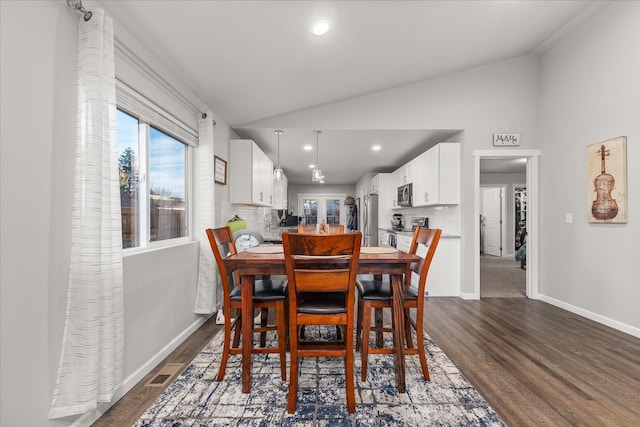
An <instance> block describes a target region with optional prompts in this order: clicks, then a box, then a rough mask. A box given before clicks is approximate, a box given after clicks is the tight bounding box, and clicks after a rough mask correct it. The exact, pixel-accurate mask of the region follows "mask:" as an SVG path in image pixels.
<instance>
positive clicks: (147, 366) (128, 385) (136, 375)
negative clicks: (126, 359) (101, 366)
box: [71, 315, 211, 427]
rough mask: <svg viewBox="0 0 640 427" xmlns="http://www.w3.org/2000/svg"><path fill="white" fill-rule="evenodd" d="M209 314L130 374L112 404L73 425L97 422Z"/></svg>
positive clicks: (76, 421)
mask: <svg viewBox="0 0 640 427" xmlns="http://www.w3.org/2000/svg"><path fill="white" fill-rule="evenodd" d="M209 317H211V315H209V316H206V317H205V316H201V317H199V318H198V319H196V320H195V322H193V323H192V324H191V325H189V326H188V327H187V328H186V329H185V330H184V331H182V332H181V333H180V334H179V335H178V336H176V337H175V338H174V339H172V340H171V341H170V342H169V343H168V344H167V345H165V346H164V347H163V348H162V349H160V351H158V352H157V353H156V354H154V355H153V356H152V357H151V359H149V360H147V362H145V363H144V364H143V365H142V366H140V367H139V368H138V369H136V371H135V372H133V373H132V374H131V375H129V376H128V377H127V378H125V380H124V381H123V384H122V387H121V388H120V390H118V391H117V392H115V393H114V395H113V399H112V400H111V403H110V404H100V405H99V407H98V409H94V410H92V411H89V412H87V413H85V414H82V415H81V416H80V417H79V418H78V419H77V420H75V421H74V422H73V423H72V424H71V427H89V426H91V424H93V423H94V422H96V421H97V420H98V418H100V417H101V416H102V414H104V413H105V412H107V410H108V409H109V408H110V407H112V406H113V405H115V403H116V402H117V401H118V400H120V398H122V396H124V395H125V394H126V393H127V392H128V391H129V390H131V389H132V388H133V387H134V386H135V385H136V384H138V383H139V382H140V381H142V379H143V378H144V377H145V376H146V375H147V374H148V373H149V372H151V370H152V369H153V368H155V367H156V366H157V365H158V364H159V363H160V362H162V361H163V360H164V358H165V357H167V356H168V355H169V354H170V353H171V352H172V351H173V350H175V349H176V348H178V346H179V345H180V344H182V342H183V341H184V340H186V339H187V338H189V336H190V335H191V334H192V333H194V332H195V331H196V330H197V329H198V328H199V327H200V326H202V325H203V324H204V322H206V321H207V320H208V319H209Z"/></svg>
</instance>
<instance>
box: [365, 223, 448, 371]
mask: <svg viewBox="0 0 640 427" xmlns="http://www.w3.org/2000/svg"><path fill="white" fill-rule="evenodd" d="M441 234H442V230H440V229H429V228H424V227H418V228H416V230H415V231H414V233H413V240H412V242H411V247H410V249H409V253H411V254H414V255H416V254H417V255H418V256H420V253H419V251H418V249H421V248H422V249H425V248H426V254H425V255H424V257H422V256H421V257H420V261H419V262H416V263H413V264H411V271H412V272H413V273H416V274H417V275H419V280H418V286H417V289H414V288H413V287H411V286H410V285H411V278H410V276H409V275H408V276H407V277H406V280H405V287H404V312H405V341H406V345H407V347H406V348H405V354H418V355H419V356H420V365H421V367H422V375H423V376H424V379H425V380H427V381H429V380H430V377H429V368H428V366H427V356H426V349H425V343H424V331H423V321H424V297H425V287H426V283H427V274H428V273H429V267H430V266H431V261H432V260H433V256H434V254H435V253H436V248H437V247H438V242H439V241H440V236H441ZM387 277H388V276H385V279H386V278H387ZM391 298H392V295H391V283H390V282H389V281H388V280H377V278H374V279H373V280H365V279H363V278H359V280H358V325H357V330H356V350H360V355H361V357H362V381H366V380H367V359H368V357H369V353H372V354H393V353H395V348H391V347H383V346H382V340H381V339H380V340H377V346H376V347H372V346H371V344H370V342H369V338H370V334H371V332H376V333H378V334H381V333H385V332H393V329H392V328H388V327H384V326H382V323H381V322H380V323H379V324H378V322H376V325H374V326H371V310H372V309H375V310H376V311H378V310H379V309H384V308H389V309H390V308H391V305H392V299H391ZM411 309H414V310H415V312H416V316H415V321H414V320H413V319H412V318H411V315H410V314H411ZM411 327H413V328H414V329H415V331H416V339H417V341H418V342H417V346H416V347H414V346H413V339H412V338H411Z"/></svg>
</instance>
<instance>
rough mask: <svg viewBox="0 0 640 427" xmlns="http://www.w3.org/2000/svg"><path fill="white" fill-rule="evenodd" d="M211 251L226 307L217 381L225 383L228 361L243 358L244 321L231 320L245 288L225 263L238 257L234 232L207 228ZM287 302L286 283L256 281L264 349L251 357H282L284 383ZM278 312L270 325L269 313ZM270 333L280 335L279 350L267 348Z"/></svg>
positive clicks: (257, 349)
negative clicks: (266, 337) (231, 258)
mask: <svg viewBox="0 0 640 427" xmlns="http://www.w3.org/2000/svg"><path fill="white" fill-rule="evenodd" d="M206 232H207V237H208V238H209V244H210V245H211V250H212V251H213V255H214V257H215V259H216V263H217V266H218V271H219V273H220V279H221V282H222V294H223V305H222V312H223V314H224V343H223V347H222V359H221V360H220V369H219V371H218V377H217V380H218V381H222V380H223V379H224V374H225V371H226V368H227V361H228V359H229V355H231V354H242V349H241V348H240V347H239V344H240V334H241V332H240V331H242V317H241V316H237V317H236V319H235V320H232V315H231V311H232V310H234V311H235V310H237V311H238V312H239V311H240V310H241V309H242V287H241V286H240V278H239V277H238V275H237V272H235V271H229V270H228V269H227V268H226V267H225V264H224V262H223V260H224V258H226V257H228V256H230V255H233V254H236V253H237V250H236V246H235V242H234V239H233V234H232V233H231V229H230V228H229V227H228V226H227V227H221V228H208V229H207V230H206ZM286 302H287V290H286V279H283V280H271V279H265V278H263V279H262V280H256V281H255V284H254V291H253V307H254V308H259V309H260V311H261V323H260V327H257V328H254V332H256V333H260V344H261V347H259V348H255V347H254V348H253V349H252V353H279V354H280V375H281V377H282V380H283V381H286V379H287V365H286V363H287V359H286V351H287V321H286V315H287V313H286V310H285V305H286ZM270 308H271V309H275V321H276V324H275V325H267V312H268V310H269V309H270ZM232 331H233V332H234V334H233V345H232V343H231V332H232ZM268 331H276V332H277V335H278V346H277V348H276V347H267V346H266V345H265V336H266V333H267V332H268Z"/></svg>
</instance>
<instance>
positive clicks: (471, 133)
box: [248, 56, 538, 293]
mask: <svg viewBox="0 0 640 427" xmlns="http://www.w3.org/2000/svg"><path fill="white" fill-rule="evenodd" d="M537 101H538V58H537V57H535V56H521V57H517V58H513V59H509V60H506V61H501V62H496V63H492V64H488V65H485V66H481V67H477V68H473V69H470V70H466V71H462V72H459V73H455V74H450V75H446V76H442V77H438V78H434V79H430V80H426V81H423V82H420V83H416V84H412V85H408V86H403V87H400V88H396V89H391V90H387V91H383V92H378V93H374V94H371V95H367V96H362V97H359V98H354V99H349V100H346V101H342V102H337V103H334V104H328V105H323V106H321V107H317V108H311V109H308V110H304V111H301V112H297V113H292V114H287V115H283V116H279V117H275V118H270V119H266V120H262V121H259V122H256V123H252V124H250V125H248V127H249V126H250V127H274V126H276V124H277V125H278V126H283V127H291V128H304V127H314V128H317V127H321V128H322V129H464V132H463V133H462V134H460V142H461V143H462V144H461V171H462V174H461V206H460V209H461V212H460V215H461V221H462V223H461V230H460V232H461V234H462V239H461V243H462V259H461V265H462V272H461V277H462V289H461V291H462V292H463V293H472V292H473V286H474V284H473V279H474V271H473V259H474V256H475V252H474V249H473V239H472V234H473V227H474V222H473V221H475V219H474V218H473V197H474V188H473V154H472V153H473V150H478V149H490V148H492V144H493V143H492V134H493V133H495V132H516V133H520V135H521V138H522V143H521V146H520V148H523V149H526V148H537V140H538V136H537V127H536V122H537ZM507 150H508V148H507Z"/></svg>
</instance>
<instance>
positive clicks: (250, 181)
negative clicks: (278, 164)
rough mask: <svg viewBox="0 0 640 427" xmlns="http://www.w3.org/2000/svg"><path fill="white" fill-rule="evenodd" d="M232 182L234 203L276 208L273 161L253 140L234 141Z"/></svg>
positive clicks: (230, 172) (231, 147)
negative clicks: (274, 206) (274, 202)
mask: <svg viewBox="0 0 640 427" xmlns="http://www.w3.org/2000/svg"><path fill="white" fill-rule="evenodd" d="M229 181H230V186H231V189H230V201H231V203H242V204H248V205H259V206H272V205H273V162H272V161H271V159H269V157H267V155H266V154H264V152H263V151H262V150H261V149H260V148H259V147H258V146H257V145H256V143H255V142H253V141H252V140H250V139H232V140H231V144H230V165H229Z"/></svg>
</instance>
